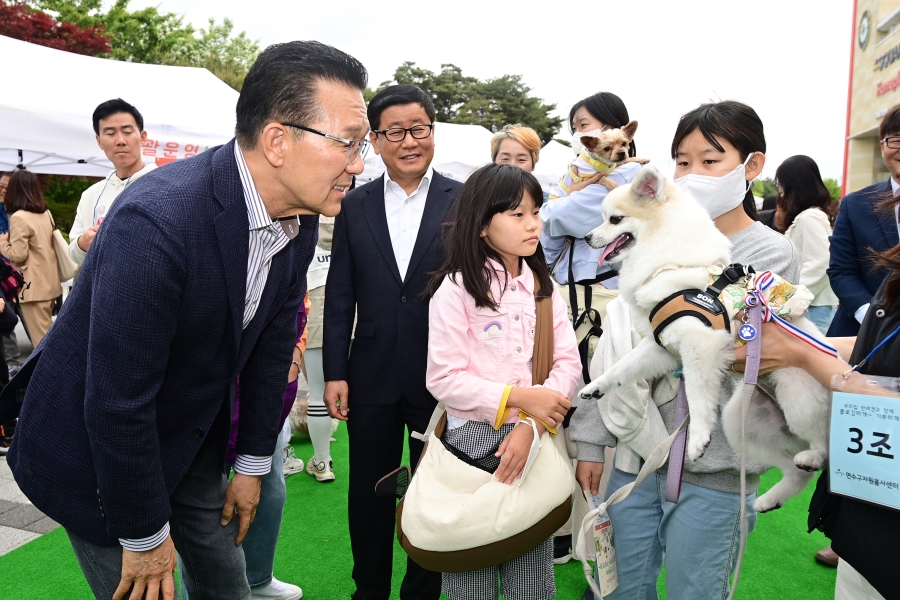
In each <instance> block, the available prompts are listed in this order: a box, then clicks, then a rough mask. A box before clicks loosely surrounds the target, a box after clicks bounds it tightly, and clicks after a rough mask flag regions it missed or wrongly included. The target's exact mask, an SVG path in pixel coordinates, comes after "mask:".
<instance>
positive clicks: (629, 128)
mask: <svg viewBox="0 0 900 600" xmlns="http://www.w3.org/2000/svg"><path fill="white" fill-rule="evenodd" d="M622 131H623V132H624V133H625V135H627V136H628V139H629V140H633V139H634V134H635V133H637V121H631V122H629V123H628V125H626V126H625V127H623V128H622Z"/></svg>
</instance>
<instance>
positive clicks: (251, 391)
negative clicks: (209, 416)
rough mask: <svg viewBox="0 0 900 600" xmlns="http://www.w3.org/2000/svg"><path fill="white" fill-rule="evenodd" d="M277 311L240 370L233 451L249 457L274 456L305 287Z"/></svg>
mask: <svg viewBox="0 0 900 600" xmlns="http://www.w3.org/2000/svg"><path fill="white" fill-rule="evenodd" d="M294 289H295V290H296V291H295V292H293V293H292V294H291V295H290V300H288V301H287V302H286V303H285V304H284V306H283V307H282V308H281V310H279V311H278V313H277V314H276V315H275V318H273V319H272V320H271V321H270V322H269V323H268V324H267V325H266V328H265V329H264V330H263V331H262V333H260V336H259V339H258V341H257V342H256V346H255V347H254V349H253V352H252V353H251V354H250V357H249V358H248V359H247V363H246V364H245V365H244V368H243V369H242V370H241V402H240V406H239V410H240V416H239V420H238V435H237V442H236V443H235V451H236V452H237V453H238V454H244V455H249V456H272V455H273V454H274V453H275V445H276V443H277V438H278V432H279V430H280V429H281V413H282V410H283V408H284V391H285V388H287V381H288V373H289V370H290V367H291V359H292V356H293V351H294V342H295V341H296V339H297V311H298V310H300V303H301V302H303V297H304V296H305V295H306V285H305V284H304V283H303V282H301V283H298V284H296V285H295V287H294Z"/></svg>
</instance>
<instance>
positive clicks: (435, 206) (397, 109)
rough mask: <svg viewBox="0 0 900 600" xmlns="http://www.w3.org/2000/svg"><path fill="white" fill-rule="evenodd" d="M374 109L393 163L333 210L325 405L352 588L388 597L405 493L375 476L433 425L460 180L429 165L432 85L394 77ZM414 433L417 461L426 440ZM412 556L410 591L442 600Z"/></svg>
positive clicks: (375, 131) (376, 139)
mask: <svg viewBox="0 0 900 600" xmlns="http://www.w3.org/2000/svg"><path fill="white" fill-rule="evenodd" d="M367 113H368V117H369V125H370V126H371V127H372V131H371V133H369V139H370V140H371V141H372V144H373V146H374V147H375V151H376V152H377V153H378V154H379V155H380V156H381V158H382V159H383V160H384V165H385V168H386V171H385V173H384V175H383V176H382V177H380V178H378V179H376V180H375V181H372V182H370V183H368V184H366V185H364V186H362V187H359V188H357V189H355V190H353V191H352V192H350V193H349V194H347V198H346V199H345V200H344V205H343V207H342V208H341V213H340V214H339V215H338V216H337V218H336V219H335V224H334V239H333V241H332V249H331V267H330V269H329V271H328V282H327V288H328V294H327V295H326V296H325V324H324V325H325V326H324V346H323V349H322V356H323V368H324V372H325V381H326V384H325V404H326V406H327V407H328V412H329V414H331V416H332V417H335V418H338V419H341V420H345V421H347V432H348V434H349V437H350V490H349V495H348V512H349V518H350V519H349V520H350V543H351V547H352V550H353V580H354V581H355V582H356V592H355V593H354V595H353V598H354V599H355V600H387V599H388V598H389V597H390V594H391V568H392V565H393V558H392V557H393V545H394V521H395V517H394V511H395V507H396V501H395V500H394V499H393V498H379V497H377V496H375V493H374V489H375V482H376V481H378V479H380V478H381V477H383V476H385V475H387V474H388V473H389V472H390V471H392V470H394V469H396V468H397V467H399V466H400V460H401V457H402V452H403V438H404V435H405V434H404V427H405V428H406V429H407V430H408V431H410V432H413V431H419V432H421V431H424V430H425V426H426V425H427V424H428V420H429V418H430V417H431V413H432V412H433V411H434V407H435V405H436V401H435V399H434V398H433V397H432V396H431V394H429V393H428V390H427V389H426V388H425V366H426V365H425V363H426V356H427V354H428V301H427V300H426V299H425V298H424V297H423V292H424V290H425V286H426V284H427V283H428V280H429V279H430V276H429V273H432V272H434V271H435V270H437V268H438V267H439V266H440V262H441V259H442V255H443V245H442V243H441V237H442V236H441V230H443V229H445V228H446V227H448V226H449V225H450V224H451V222H452V221H453V219H454V218H455V212H456V210H455V202H454V200H455V198H456V194H457V192H458V191H459V188H460V187H462V186H461V184H460V183H458V182H456V181H453V180H450V179H448V178H446V177H444V176H442V175H441V174H440V173H436V172H435V171H434V169H433V168H432V167H431V161H432V159H433V158H434V104H433V103H432V100H431V98H430V97H429V96H428V94H426V93H425V92H423V91H422V90H420V89H419V88H417V87H415V86H412V85H395V86H391V87H388V88H386V89H384V90H382V91H381V92H379V93H378V94H376V95H375V97H374V98H372V100H371V101H370V102H369V107H368V111H367ZM357 311H358V314H359V317H358V321H357V325H356V330H355V332H353V331H352V329H353V317H354V313H355V312H357ZM351 334H354V335H353V348H352V350H351V348H350V338H351ZM351 406H352V407H353V412H352V415H350V413H349V409H350V407H351ZM407 443H408V445H409V460H410V464H411V465H415V464H416V463H417V462H418V461H419V456H420V455H421V453H422V447H423V444H422V442H421V441H419V440H416V439H412V438H409V439H408V442H407ZM406 565H407V566H406V576H405V577H404V578H403V584H402V585H401V588H400V598H401V599H404V600H406V599H410V600H412V599H415V600H437V599H438V598H439V597H440V593H441V575H440V573H433V572H431V571H426V570H425V569H423V568H422V567H420V566H418V565H417V564H415V563H414V562H412V561H411V560H407V563H406Z"/></svg>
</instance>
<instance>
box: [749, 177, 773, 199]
mask: <svg viewBox="0 0 900 600" xmlns="http://www.w3.org/2000/svg"><path fill="white" fill-rule="evenodd" d="M753 194H754V195H755V196H759V197H760V198H765V197H766V196H777V195H778V186H776V185H775V180H774V179H772V178H771V177H766V178H765V179H757V180H756V181H754V182H753Z"/></svg>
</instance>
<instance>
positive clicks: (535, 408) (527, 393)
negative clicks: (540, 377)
mask: <svg viewBox="0 0 900 600" xmlns="http://www.w3.org/2000/svg"><path fill="white" fill-rule="evenodd" d="M506 404H507V406H511V407H513V408H521V409H522V410H524V411H525V412H527V413H528V414H529V415H531V416H533V417H534V418H536V419H540V420H541V421H543V422H544V423H546V424H547V425H549V426H550V427H556V426H557V425H558V424H560V423H562V422H563V419H565V418H566V414H567V413H568V412H569V409H570V408H572V403H571V402H569V399H568V398H566V397H565V396H563V395H562V394H560V393H559V392H557V391H556V390H551V389H550V388H545V387H530V388H523V387H514V388H513V389H512V391H510V393H509V398H508V399H507V401H506Z"/></svg>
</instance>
